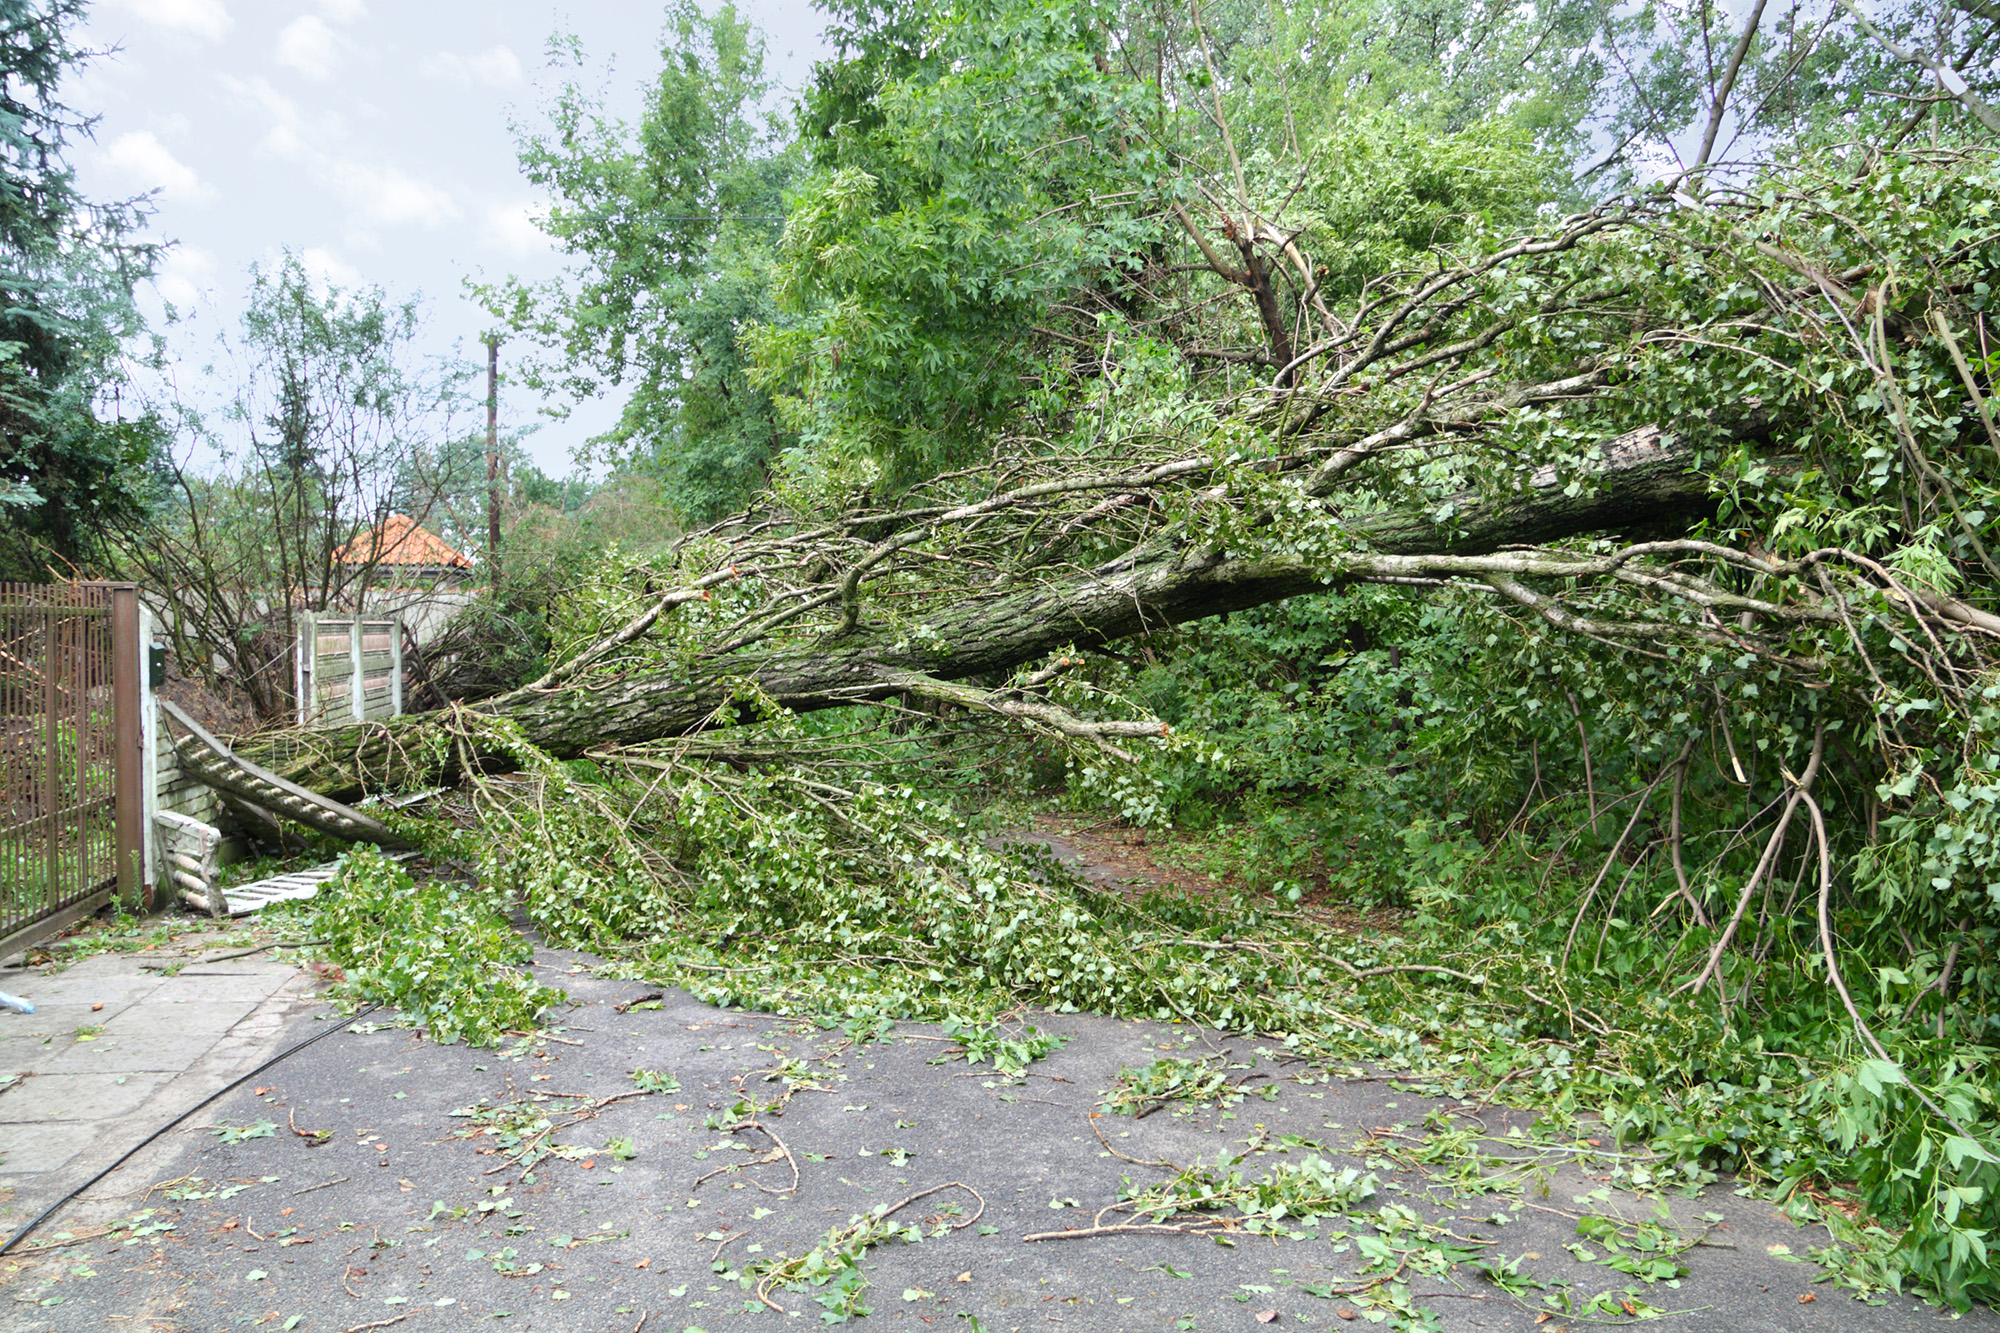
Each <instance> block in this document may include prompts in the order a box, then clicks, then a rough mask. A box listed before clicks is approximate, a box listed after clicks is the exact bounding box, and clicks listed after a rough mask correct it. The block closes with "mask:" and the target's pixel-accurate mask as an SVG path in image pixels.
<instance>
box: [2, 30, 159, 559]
mask: <svg viewBox="0 0 2000 1333" xmlns="http://www.w3.org/2000/svg"><path fill="white" fill-rule="evenodd" d="M85 8H86V0H6V2H5V3H4V4H0V578H17V579H18V578H27V579H36V578H43V577H47V572H48V570H49V569H50V568H51V567H52V566H54V567H58V568H60V567H61V566H63V565H64V564H65V563H67V564H70V565H72V566H73V565H75V564H78V563H85V562H89V561H91V560H92V559H94V558H95V557H97V556H98V555H100V554H101V552H102V546H101V537H102V535H103V533H104V531H105V528H106V526H107V525H108V524H110V523H112V522H115V521H119V520H123V519H127V518H130V517H132V516H135V515H137V514H139V513H141V512H142V511H143V510H144V508H145V505H146V503H147V496H148V494H149V492H150V490H151V484H150V483H151V480H152V479H151V477H150V476H149V473H148V471H147V464H148V462H149V460H150V459H151V458H152V457H153V456H154V453H155V451H156V449H157V447H158V442H159V439H160V428H159V426H158V423H157V422H155V421H153V420H152V419H151V418H149V417H144V416H141V417H138V418H136V419H126V418H125V417H123V416H122V415H121V414H120V413H119V411H118V409H117V408H116V406H115V405H114V402H113V401H107V399H113V400H115V397H116V394H117V390H118V387H119V385H120V384H121V382H122V378H123V375H122V370H121V362H120V358H121V354H122V350H123V347H124V344H125V343H126V341H127V340H128V339H130V338H131V337H133V336H134V335H136V334H137V333H138V332H139V331H140V328H141V324H140V320H139V317H138V314H137V311H136V310H135V308H134V306H133V304H132V289H133V286H134V284H136V283H137V282H139V281H140V280H142V279H144V278H145V277H147V276H149V275H150V273H151V272H152V266H153V262H154V259H155V257H156V255H157V253H158V247H157V246H155V245H153V244H151V243H148V242H144V241H141V240H139V239H137V232H138V229H139V227H140V225H141V224H142V223H143V221H144V220H145V217H146V212H147V210H146V206H145V203H144V201H136V200H135V201H127V202H123V203H111V204H105V203H97V202H93V201H91V200H89V199H87V198H85V197H84V195H83V194H82V192H81V191H80V190H79V189H78V188H77V184H76V173H75V171H74V169H73V168H72V167H71V166H70V165H69V161H68V153H69V151H70V149H71V148H72V147H74V145H75V144H76V142H77V141H78V140H79V139H83V138H87V137H88V136H89V135H90V132H91V128H92V126H93V124H94V123H95V122H94V121H92V120H90V119H88V118H86V117H82V116H79V115H78V114H77V113H76V112H74V111H73V110H71V109H70V108H69V107H67V106H65V105H63V104H62V102H61V101H59V100H58V97H57V90H58V87H59V85H60V84H61V83H62V81H63V79H64V78H65V77H67V76H68V75H69V74H71V73H72V72H73V71H75V70H77V69H80V68H82V67H83V66H84V65H85V64H86V63H87V62H88V61H89V60H90V59H91V58H92V56H93V55H95V54H97V53H95V52H92V51H90V50H87V49H85V48H83V47H80V46H78V45H77V44H76V41H75V29H76V26H77V25H78V24H79V23H80V22H81V21H82V18H83V14H84V10H85Z"/></svg>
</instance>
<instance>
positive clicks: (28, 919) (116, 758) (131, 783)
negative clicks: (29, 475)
mask: <svg viewBox="0 0 2000 1333" xmlns="http://www.w3.org/2000/svg"><path fill="white" fill-rule="evenodd" d="M139 714H140V683H139V602H138V594H137V591H136V589H135V588H134V587H133V586H132V585H131V584H115V583H76V584H67V585H60V584H59V585H51V586H41V585H36V584H0V957H4V956H6V955H7V954H9V953H12V952H14V951H15V950H17V949H20V948H22V947H23V946H25V945H28V944H32V943H33V942H34V941H36V940H37V939H41V938H44V937H46V936H48V935H51V934H54V933H55V932H56V931H58V930H61V929H62V928H63V927H64V926H67V925H69V924H70V923H71V922H74V921H77V920H79V919H81V918H82V917H85V916H87V915H89V914H90V913H92V912H95V911H96V910H97V909H98V908H100V907H102V906H104V904H105V903H107V902H109V901H110V899H111V896H112V894H113V893H114V892H116V891H118V890H120V889H121V888H122V889H123V890H124V891H125V893H126V895H127V898H128V901H136V898H137V893H138V886H139V882H140V877H141V875H142V873H143V856H144V853H143V849H142V843H141V841H140V839H141V831H142V828H143V821H142V817H141V816H142V811H141V803H142V795H141V789H140V779H141V772H142V767H143V766H142V754H141V734H140V717H139Z"/></svg>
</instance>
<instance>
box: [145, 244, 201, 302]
mask: <svg viewBox="0 0 2000 1333" xmlns="http://www.w3.org/2000/svg"><path fill="white" fill-rule="evenodd" d="M214 278H215V257H214V256H213V255H211V254H209V253H208V251H206V250H203V249H201V248H199V247H198V246H192V245H177V246H175V247H174V248H173V249H171V250H169V251H167V253H166V257H165V258H164V259H162V260H161V261H160V271H159V272H158V273H156V274H154V275H153V287H154V289H155V290H156V291H158V292H159V293H160V295H161V296H162V297H164V298H165V299H167V300H169V301H171V302H173V303H174V304H175V305H177V306H179V307H181V308H182V309H184V310H185V309H187V308H189V307H192V306H194V305H196V304H198V303H199V302H200V300H201V298H202V296H203V294H204V293H205V292H206V291H207V289H208V285H209V284H210V283H211V282H213V281H214Z"/></svg>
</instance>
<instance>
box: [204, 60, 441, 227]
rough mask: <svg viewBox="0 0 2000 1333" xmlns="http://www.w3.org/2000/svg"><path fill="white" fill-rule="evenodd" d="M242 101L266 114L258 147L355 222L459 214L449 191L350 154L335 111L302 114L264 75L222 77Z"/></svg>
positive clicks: (434, 223) (409, 221)
mask: <svg viewBox="0 0 2000 1333" xmlns="http://www.w3.org/2000/svg"><path fill="white" fill-rule="evenodd" d="M224 82H225V85H226V86H227V87H228V88H229V89H230V90H231V91H232V92H234V93H235V94H236V96H237V97H238V98H239V99H241V100H242V101H243V102H244V103H245V104H246V105H247V106H248V107H250V108H252V109H254V110H256V111H261V112H262V113H264V114H265V115H266V116H268V117H270V128H269V129H267V130H266V131H265V132H264V137H263V140H262V143H261V145H260V146H261V147H262V148H263V150H264V151H265V152H267V153H269V154H271V155H272V156H273V157H278V158H283V159H285V160H287V161H290V162H296V163H299V164H300V165H302V166H304V167H305V168H306V169H307V170H308V171H310V172H311V173H312V175H313V176H314V178H315V179H316V182H317V183H318V184H319V185H321V186H322V187H323V188H325V189H327V190H328V191H329V192H331V193H332V194H333V195H334V196H335V197H336V198H337V199H339V200H340V202H341V203H343V204H345V205H346V207H347V210H348V212H349V213H350V214H351V215H352V216H353V218H354V219H355V220H357V221H358V222H360V223H362V224H364V225H367V226H405V225H416V226H423V227H439V226H442V225H443V224H445V223H447V222H449V221H451V220H452V219H454V218H456V217H458V216H459V208H458V204H457V203H456V202H455V201H454V200H453V199H452V197H451V194H450V192H449V191H447V190H444V189H442V188H440V187H438V186H436V185H433V184H431V183H430V182H429V181H426V180H423V179H420V178H418V177H416V176H412V175H410V174H409V173H407V172H404V171H401V170H399V169H397V168H395V167H391V166H384V165H382V164H380V163H379V162H372V161H365V160H362V159H361V158H359V157H357V156H356V155H355V151H354V149H353V148H352V147H351V146H350V145H349V143H348V142H347V140H348V135H347V134H346V132H345V131H344V129H343V128H342V125H341V122H340V120H339V119H338V118H337V117H334V118H328V117H315V118H312V119H308V118H307V117H306V116H305V115H304V114H303V113H302V112H301V111H300V109H299V107H298V104H297V103H295V102H293V101H292V100H291V99H290V98H288V97H286V96H285V95H284V94H283V93H281V92H279V91H278V90H277V89H276V88H274V87H272V86H271V83H270V81H269V80H266V79H262V78H254V79H225V81H224Z"/></svg>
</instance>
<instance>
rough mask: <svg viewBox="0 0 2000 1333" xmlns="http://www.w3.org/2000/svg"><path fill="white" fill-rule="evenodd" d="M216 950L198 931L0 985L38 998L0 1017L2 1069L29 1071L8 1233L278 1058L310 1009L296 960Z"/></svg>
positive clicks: (1, 1212)
mask: <svg viewBox="0 0 2000 1333" xmlns="http://www.w3.org/2000/svg"><path fill="white" fill-rule="evenodd" d="M217 952H218V950H217V949H216V948H215V947H213V946H212V945H209V944H208V943H207V940H206V938H205V937H202V936H196V937H195V938H193V939H191V940H183V941H182V942H180V943H179V944H177V945H175V946H173V947H171V948H169V949H167V950H147V951H134V952H128V953H107V954H101V955H97V956H95V957H91V958H86V959H83V960H81V961H79V962H77V963H75V964H74V965H72V966H69V967H66V968H63V969H62V970H60V971H56V972H39V971H36V970H33V969H22V968H10V969H8V970H7V971H6V972H5V973H4V974H0V989H6V990H8V991H10V992H12V993H15V994H19V995H23V996H25V997H27V998H29V999H31V1000H34V1001H36V1003H37V1011H36V1012H35V1013H33V1014H10V1013H0V1073H4V1074H19V1075H24V1077H21V1078H20V1079H19V1080H18V1081H16V1082H14V1083H12V1084H10V1085H9V1086H8V1087H7V1088H6V1089H4V1090H0V1238H4V1237H6V1236H9V1235H12V1233H13V1231H14V1229H15V1228H16V1227H18V1226H19V1225H20V1224H21V1223H22V1222H23V1221H25V1220H26V1219H27V1218H29V1217H32V1216H34V1215H35V1214H36V1213H38V1212H39V1211H41V1209H42V1208H43V1207H45V1206H46V1205H47V1204H49V1203H52V1202H54V1201H55V1200H56V1199H58V1198H60V1197H61V1196H62V1195H63V1193H65V1192H66V1191H67V1190H68V1189H70V1188H72V1187H74V1186H76V1185H79V1184H81V1183H82V1182H83V1181H84V1180H85V1179H87V1178H88V1177H89V1176H90V1175H91V1174H93V1173H94V1172H95V1171H96V1170H98V1169H100V1168H102V1167H103V1166H104V1165H107V1164H108V1163H109V1162H111V1161H112V1160H114V1159H115V1158H116V1157H117V1156H118V1155H119V1154H120V1153H122V1152H123V1151H125V1150H126V1149H127V1148H129V1147H131V1146H132V1145H133V1144H135V1143H138V1142H140V1141H141V1140H142V1139H144V1138H145V1136H146V1135H147V1134H148V1133H150V1132H151V1131H152V1130H154V1129H156V1128H157V1127H159V1126H160V1125H161V1124H163V1123H165V1122H166V1121H168V1120H169V1119H171V1118H172V1117H173V1116H174V1115H175V1114H177V1113H178V1112H180V1111H182V1110H184V1109H186V1108H187V1107H190V1106H193V1105H195V1104H196V1103H198V1102H199V1101H200V1100H201V1099H202V1098H203V1097H205V1096H206V1095H208V1094H209V1093H211V1092H213V1091H215V1090H216V1089H217V1088H220V1087H222V1086H224V1085H225V1084H226V1083H227V1082H228V1081H229V1079H230V1078H233V1077H234V1076H235V1075H236V1074H238V1073H240V1072H242V1071H243V1070H245V1069H248V1068H251V1067H253V1066H254V1065H255V1063H256V1062H257V1061H258V1060H261V1059H263V1058H265V1057H266V1056H268V1054H269V1053H270V1051H271V1050H272V1049H273V1043H274V1042H275V1041H276V1040H277V1038H278V1036H279V1034H280V1033H281V1031H282V1029H283V1026H284V1024H285V1022H286V1021H287V1020H288V1019H289V1018H290V1017H292V1016H294V1015H295V1014H296V1013H297V1012H298V1011H299V1009H300V1006H301V1004H302V1003H306V1002H309V1001H311V1000H312V997H313V995H314V993H315V991H316V985H315V983H314V981H313V979H312V978H311V977H310V976H307V975H305V974H302V973H301V972H300V971H299V970H298V969H297V968H295V967H293V966H292V965H290V964H288V963H285V962H282V961H278V960H273V959H270V958H259V959H255V960H244V962H247V963H248V964H249V965H248V966H244V965H243V963H240V962H236V963H233V962H230V961H227V960H225V961H221V962H211V961H209V957H210V955H212V954H215V953H217ZM222 952H233V950H226V951H222ZM211 969H213V970H215V971H218V972H220V973H221V975H220V976H219V977H215V978H211V977H209V976H206V975H203V973H205V972H207V971H209V970H211ZM189 972H192V973H194V974H195V975H185V974H186V973H189ZM218 991H219V992H220V993H217V992H218ZM99 1004H101V1005H102V1006H103V1007H102V1008H101V1009H99V1008H96V1007H95V1006H97V1005H99ZM143 1160H144V1159H142V1163H143ZM0 1308H4V1307H3V1306H0ZM5 1327H8V1324H7V1320H6V1319H5V1318H0V1328H5Z"/></svg>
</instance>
